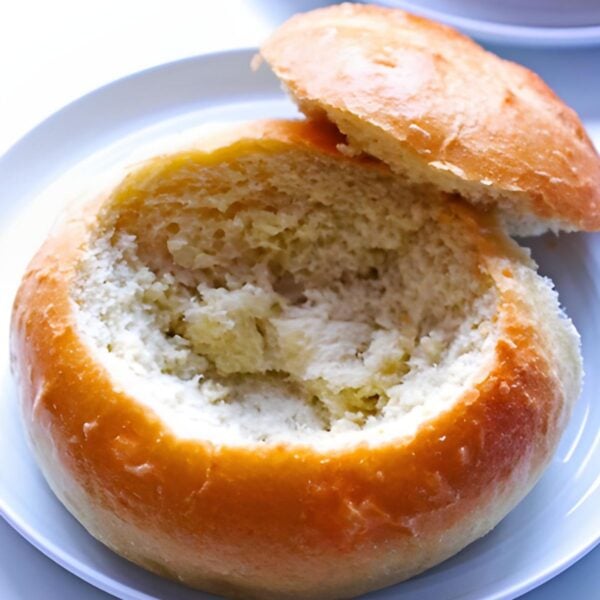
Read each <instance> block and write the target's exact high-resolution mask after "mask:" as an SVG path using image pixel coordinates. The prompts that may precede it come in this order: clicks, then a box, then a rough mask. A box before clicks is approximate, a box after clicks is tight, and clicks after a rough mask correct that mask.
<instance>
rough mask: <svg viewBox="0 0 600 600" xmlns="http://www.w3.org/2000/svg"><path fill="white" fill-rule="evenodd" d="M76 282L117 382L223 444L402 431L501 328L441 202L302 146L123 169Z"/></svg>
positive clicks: (184, 426) (83, 322) (181, 427)
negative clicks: (127, 175) (124, 177)
mask: <svg viewBox="0 0 600 600" xmlns="http://www.w3.org/2000/svg"><path fill="white" fill-rule="evenodd" d="M72 294H73V298H74V300H75V301H76V303H77V305H78V307H79V310H78V321H79V325H80V330H81V333H82V335H84V337H85V339H87V341H88V343H89V344H90V345H91V346H93V347H94V349H95V351H96V352H98V353H101V354H102V362H103V364H105V365H106V366H107V368H109V369H110V371H111V372H112V373H113V374H114V375H115V377H117V379H119V380H120V381H121V382H122V385H123V386H124V387H126V389H128V390H135V395H136V397H138V398H139V399H141V400H142V401H145V402H146V403H147V404H148V405H149V406H150V407H151V408H152V409H154V410H155V411H156V412H157V413H158V414H159V415H160V416H161V417H162V418H163V419H164V420H165V422H166V423H168V424H169V425H170V426H171V427H172V428H173V429H174V430H175V431H176V432H177V433H178V434H179V435H182V436H187V437H192V438H197V437H201V438H203V439H208V440H211V441H214V442H215V443H227V444H237V443H239V444H247V443H252V442H257V443H258V442H284V441H285V442H298V443H311V444H317V445H323V446H331V445H336V444H339V443H345V442H359V441H367V439H370V440H371V442H372V441H373V440H385V439H387V438H398V437H399V436H402V434H410V433H412V432H414V431H415V430H416V428H417V426H418V425H419V424H420V423H421V422H422V421H423V420H425V419H427V418H428V417H429V416H431V415H436V414H438V413H439V412H440V410H443V409H444V408H446V407H447V406H449V405H450V404H451V403H452V402H454V401H455V400H456V399H457V397H459V396H460V393H461V391H463V390H465V389H467V388H468V387H469V386H471V385H472V384H473V382H474V379H476V377H477V375H478V373H479V372H480V371H481V370H482V369H483V367H484V365H485V364H486V363H487V362H488V361H490V360H492V359H493V352H494V345H495V339H496V331H495V323H494V315H495V312H496V302H497V293H496V291H495V288H494V287H493V285H492V282H491V278H490V277H489V276H488V275H487V274H486V273H485V270H483V268H482V265H481V264H480V263H479V261H478V254H477V252H476V251H475V249H474V248H473V247H472V246H471V242H470V241H469V236H468V235H467V234H466V231H465V229H464V226H463V223H462V221H461V217H460V214H459V213H458V212H456V211H455V209H454V207H453V205H452V203H451V202H448V201H447V200H445V199H439V198H438V197H437V196H436V194H435V193H433V192H432V191H431V190H428V189H426V188H423V187H421V188H411V187H409V186H407V185H406V182H403V181H400V180H399V179H398V178H397V177H394V176H392V175H390V174H389V173H388V172H387V171H385V170H382V169H375V168H373V169H371V168H364V169H357V168H356V165H354V164H352V163H350V162H347V161H340V160H339V159H335V160H334V159H330V158H327V157H324V156H323V157H315V156H314V155H310V154H308V153H302V152H298V151H295V152H282V153H280V154H277V155H267V154H262V153H260V152H254V153H250V154H247V155H241V156H239V157H238V158H236V159H235V160H230V161H224V162H223V163H221V164H218V165H210V166H208V165H202V164H198V163H197V162H195V160H194V158H193V157H191V156H190V157H187V158H185V157H184V158H182V159H181V160H180V161H179V162H177V161H173V162H168V161H167V162H165V163H164V164H163V166H161V167H156V166H155V167H153V168H150V169H148V170H147V172H144V173H141V174H138V175H137V176H136V177H134V178H133V180H130V181H126V182H125V184H124V185H123V186H122V187H121V188H120V190H118V191H117V192H116V193H115V194H114V195H113V197H112V199H111V200H110V202H108V203H107V205H106V206H105V207H104V208H103V210H102V211H101V213H100V217H99V222H98V223H97V227H96V229H95V232H94V234H93V236H92V237H91V238H90V240H89V247H88V249H87V250H86V252H85V254H84V258H83V259H82V260H81V262H80V264H79V267H78V276H77V278H76V282H75V285H74V287H73V290H72ZM375 432H377V433H379V434H380V435H379V436H375V437H373V433H375ZM334 434H335V435H334Z"/></svg>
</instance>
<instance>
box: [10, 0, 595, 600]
mask: <svg viewBox="0 0 600 600" xmlns="http://www.w3.org/2000/svg"><path fill="white" fill-rule="evenodd" d="M405 4H408V3H405ZM597 29H598V35H599V36H600V26H599V27H598V28H597ZM599 41H600V40H599ZM257 51H258V49H257V48H254V47H242V48H233V49H227V50H221V51H214V52H207V53H202V54H197V55H193V56H187V57H184V58H181V59H178V60H174V61H168V62H164V63H161V64H158V65H153V66H150V67H148V68H146V69H142V70H140V71H135V72H133V73H130V74H128V75H125V76H123V77H120V78H117V79H114V80H112V81H109V82H107V83H105V84H104V85H101V86H99V87H97V88H95V89H93V90H90V91H88V92H86V93H85V94H83V95H82V96H80V97H78V98H75V99H73V100H72V101H71V102H69V103H67V104H66V105H64V106H62V107H60V108H59V109H58V110H56V111H54V112H52V113H50V114H49V115H48V116H46V117H45V118H44V119H42V120H40V121H39V122H37V123H36V124H35V125H33V126H32V127H31V128H30V129H28V130H27V131H26V132H25V133H24V134H23V135H22V136H21V137H20V138H19V139H17V140H16V141H15V142H14V143H13V144H11V145H10V146H9V148H8V149H6V150H5V151H4V152H2V153H1V154H0V165H1V164H2V163H3V162H4V161H6V160H9V159H10V157H11V155H12V153H13V152H15V151H17V150H19V149H20V148H21V146H26V145H27V144H28V143H31V142H30V140H31V138H32V137H33V138H34V139H35V136H36V135H39V134H40V130H42V132H43V129H44V127H46V126H48V125H51V124H52V123H53V122H54V121H56V120H58V119H60V118H61V117H62V116H64V115H65V114H68V113H69V111H70V110H72V109H73V108H75V107H76V106H78V105H80V104H85V102H87V101H89V100H90V99H91V98H93V97H94V96H96V95H97V94H99V93H101V92H103V93H106V92H107V91H110V89H111V88H118V87H120V86H122V85H126V84H127V83H128V82H131V81H135V80H138V79H144V78H147V77H149V76H150V77H152V76H155V75H157V74H159V73H160V72H161V71H170V70H172V69H173V68H176V67H177V66H180V65H182V64H185V63H190V64H193V63H196V62H198V61H202V62H204V61H208V62H210V61H211V60H214V59H220V58H224V57H229V58H230V60H233V61H240V62H241V61H243V60H246V59H247V58H249V57H250V58H251V57H252V56H253V55H254V54H256V52H257ZM247 62H248V61H247V60H246V64H247ZM82 160H84V159H83V158H80V159H78V160H77V161H76V163H75V164H77V162H81V161H82ZM10 222H11V219H10V218H9V219H8V220H7V223H6V224H5V225H9V224H10ZM3 231H4V227H0V233H2V232H3ZM597 283H598V282H597ZM599 285H600V283H599ZM5 371H9V369H5ZM8 377H10V374H8ZM25 437H27V436H25ZM27 441H28V440H27ZM31 460H32V466H33V467H34V468H37V465H36V464H35V460H34V458H33V456H32V457H31ZM44 483H45V485H47V483H46V482H45V480H44ZM52 493H53V492H52ZM61 508H62V510H64V511H66V512H68V511H67V509H66V508H65V507H64V506H62V505H61ZM69 514H70V513H69ZM0 516H1V517H2V518H3V519H4V520H5V521H6V522H7V523H8V524H9V525H10V526H11V527H12V528H13V529H14V530H15V531H16V532H17V533H18V534H19V535H21V536H22V537H23V538H24V539H25V540H27V541H28V542H29V543H30V544H31V545H32V546H33V547H34V548H36V549H37V550H38V551H40V552H41V553H42V554H44V555H45V556H46V557H48V558H49V559H50V560H52V561H53V562H55V563H56V564H58V565H59V566H60V567H62V568H64V569H65V570H66V571H68V572H70V573H72V574H73V575H75V576H76V577H79V578H80V579H82V580H83V581H85V582H87V583H88V584H90V585H92V586H94V587H96V588H98V589H100V590H102V591H104V592H106V593H108V594H111V595H113V596H117V597H120V598H126V599H128V600H158V596H154V595H149V594H147V593H146V592H143V591H140V590H138V589H135V588H133V587H131V586H129V585H127V584H123V583H120V582H118V581H116V580H115V579H113V578H111V577H110V576H108V575H105V574H103V573H102V572H100V571H98V570H97V569H95V568H93V567H89V566H88V565H86V563H85V562H82V561H81V560H80V559H79V558H77V557H75V556H74V555H73V554H72V553H70V552H69V551H65V550H63V549H62V548H60V546H58V545H57V544H56V543H55V542H53V541H51V540H50V539H48V538H47V536H45V535H44V534H41V533H40V532H38V531H35V530H34V529H33V528H32V527H31V526H30V525H29V524H28V523H27V521H26V519H24V518H23V517H22V516H20V515H18V514H17V512H15V511H14V510H13V508H11V506H10V505H8V504H7V502H6V501H5V499H4V498H3V497H1V496H0ZM71 518H74V517H72V516H71ZM86 535H87V536H90V538H89V539H90V540H94V538H93V537H92V536H91V535H90V534H89V533H87V531H86ZM98 543H101V542H98ZM598 546H600V532H598V533H597V534H596V535H595V536H592V538H591V541H587V542H586V543H585V544H584V545H583V546H582V547H578V548H577V549H576V550H574V551H572V552H571V553H569V554H567V555H563V556H562V557H561V558H560V559H557V560H555V561H554V562H553V563H552V564H550V565H548V566H547V567H546V568H544V569H542V570H540V571H538V572H536V573H535V574H534V575H532V576H530V577H528V578H526V579H523V580H522V581H521V582H520V583H515V584H512V585H511V586H509V587H505V588H503V589H502V590H500V591H497V592H490V591H488V592H487V595H486V596H483V597H482V598H486V599H487V600H507V599H510V598H516V597H518V596H521V595H523V594H526V593H527V592H529V591H531V590H533V589H535V588H537V587H539V586H540V585H542V584H544V583H546V582H548V581H549V580H551V579H552V578H554V577H555V576H557V575H559V574H560V573H562V572H563V571H565V570H566V569H568V568H569V567H570V566H572V565H573V564H575V563H576V562H577V561H578V560H579V559H581V558H583V557H584V556H585V555H586V554H588V553H589V552H591V551H592V550H593V549H594V548H596V547H598ZM115 556H118V555H117V554H116V553H115ZM120 559H121V560H124V561H127V559H125V558H123V557H120ZM127 562H128V563H129V564H130V565H133V566H134V567H136V568H141V567H137V565H135V564H134V563H131V562H130V561H127ZM392 587H393V586H392Z"/></svg>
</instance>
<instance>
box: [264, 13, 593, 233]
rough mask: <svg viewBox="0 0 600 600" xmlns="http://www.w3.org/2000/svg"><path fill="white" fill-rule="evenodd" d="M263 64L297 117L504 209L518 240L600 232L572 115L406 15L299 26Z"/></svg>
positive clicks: (418, 176) (452, 37) (273, 46)
mask: <svg viewBox="0 0 600 600" xmlns="http://www.w3.org/2000/svg"><path fill="white" fill-rule="evenodd" d="M261 54H262V56H263V57H264V58H265V59H266V60H267V61H268V62H269V64H270V65H271V67H272V68H273V70H274V71H275V73H276V74H277V76H278V77H279V78H280V79H281V80H282V81H283V82H284V83H285V85H286V86H287V87H288V88H289V91H290V92H291V94H292V96H293V98H294V99H295V100H296V101H297V102H298V104H299V106H300V109H301V110H302V111H304V112H305V113H306V114H307V115H309V116H311V117H315V118H323V117H325V118H327V119H329V120H331V121H333V122H334V123H335V124H336V125H337V126H338V127H339V129H340V130H341V131H342V132H343V133H345V134H346V135H347V136H348V141H349V144H350V145H351V146H353V147H354V149H355V151H356V150H362V151H365V152H367V153H369V154H372V155H373V156H376V157H377V158H380V159H382V160H384V161H385V162H387V163H388V164H389V165H390V166H391V167H392V168H393V169H394V170H395V171H396V172H398V173H402V174H404V175H406V176H407V177H408V178H410V179H413V180H431V181H432V182H433V183H434V184H435V185H437V186H438V187H440V188H441V189H443V190H445V191H449V192H457V193H459V194H460V195H462V196H464V197H465V198H467V199H468V200H470V201H471V202H474V203H483V204H491V205H498V206H499V207H500V210H501V213H503V218H504V221H505V223H506V225H507V227H508V229H509V231H511V232H512V233H516V234H531V233H540V232H542V231H545V230H547V229H552V230H555V231H556V230H559V229H564V230H578V229H581V230H597V229H599V228H600V160H599V157H598V154H597V152H596V151H595V149H594V147H593V146H592V143H591V142H590V140H589V138H588V137H587V135H586V133H585V131H584V128H583V126H582V124H581V122H580V120H579V118H578V117H577V115H576V114H575V112H574V111H573V110H571V109H570V108H568V107H567V106H565V104H564V103H563V102H562V101H561V100H560V99H559V98H558V97H557V96H556V95H555V94H554V93H553V92H552V91H551V90H550V89H549V88H548V86H547V85H546V84H545V83H544V82H543V81H542V80H541V79H540V78H539V77H538V76H537V75H535V74H534V73H532V72H531V71H529V70H527V69H525V68H524V67H522V66H520V65H517V64H515V63H512V62H508V61H505V60H502V59H500V58H499V57H497V56H495V55H494V54H491V53H489V52H486V51H485V50H483V49H482V48H481V47H480V46H478V45H477V44H475V43H474V42H473V41H472V40H470V39H469V38H467V37H465V36H463V35H461V34H459V33H457V32H456V31H454V30H452V29H450V28H448V27H445V26H442V25H438V24H436V23H433V22H431V21H428V20H427V19H423V18H420V17H416V16H413V15H411V14H408V13H405V12H403V11H400V10H391V9H385V8H379V7H374V6H364V5H355V4H344V5H338V6H333V7H330V8H325V9H321V10H316V11H313V12H310V13H306V14H302V15H298V16H295V17H293V18H292V19H291V20H290V21H288V22H287V23H285V24H284V25H283V26H282V27H281V28H280V29H279V30H277V31H276V32H275V34H274V35H273V36H272V37H271V38H270V39H269V40H268V41H267V42H266V43H265V44H264V46H263V47H262V49H261Z"/></svg>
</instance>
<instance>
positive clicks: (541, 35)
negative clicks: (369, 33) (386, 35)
mask: <svg viewBox="0 0 600 600" xmlns="http://www.w3.org/2000/svg"><path fill="white" fill-rule="evenodd" d="M380 2H381V3H382V4H387V5H388V6H392V7H396V8H403V9H405V10H407V11H409V12H413V13H415V14H418V15H422V16H424V17H428V18H430V19H433V20H434V21H441V22H442V23H447V24H448V25H451V26H452V27H456V28H457V29H460V30H461V31H463V32H464V33H467V34H468V35H471V36H473V37H475V38H477V39H478V40H481V41H484V42H492V43H502V44H516V45H522V46H547V47H554V48H555V47H557V46H563V47H564V46H589V45H598V44H600V6H598V2H597V0H510V1H508V0H503V1H502V2H481V0H419V1H418V2H416V1H413V0H380Z"/></svg>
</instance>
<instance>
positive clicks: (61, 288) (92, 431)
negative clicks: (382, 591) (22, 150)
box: [11, 123, 580, 599]
mask: <svg viewBox="0 0 600 600" xmlns="http://www.w3.org/2000/svg"><path fill="white" fill-rule="evenodd" d="M238 138H239V139H238ZM225 139H227V142H224V147H219V144H218V142H217V141H216V140H213V141H212V142H209V143H207V146H208V147H210V148H211V149H212V150H213V152H212V153H208V154H207V153H205V152H202V151H201V150H199V149H197V148H196V149H192V150H187V151H186V152H185V156H187V157H189V156H190V152H193V156H194V158H195V160H197V161H198V162H200V163H203V164H207V163H214V162H218V161H220V160H226V159H227V157H229V156H232V155H234V154H236V153H240V152H246V151H256V150H257V149H259V148H260V149H261V151H264V152H277V151H279V150H281V149H282V148H286V147H288V148H289V147H290V146H295V147H297V146H298V144H301V145H302V146H304V147H305V148H310V149H311V150H312V151H314V152H315V153H320V152H326V153H329V154H332V153H335V145H336V143H337V141H338V140H337V138H336V137H335V135H330V134H328V133H327V132H324V131H322V130H321V129H319V128H316V127H315V126H314V125H311V124H300V123H294V124H286V123H262V124H258V125H253V126H252V127H250V128H248V129H242V130H238V131H237V134H236V135H233V136H232V135H228V136H226V137H225ZM235 139H238V141H237V142H234V143H232V140H235ZM203 147H206V146H203ZM339 159H340V160H352V159H349V158H346V157H344V156H342V155H339ZM157 160H159V161H165V160H168V159H167V158H165V157H163V158H160V159H157ZM152 164H153V163H152V162H151V163H149V165H148V168H150V167H151V166H152ZM361 165H362V166H361ZM363 167H364V164H363V163H361V162H360V161H357V168H363ZM364 168H368V167H364ZM105 197H106V195H101V196H100V197H99V198H97V199H96V200H94V201H92V202H91V203H90V204H88V205H87V207H86V208H85V209H83V210H80V212H72V213H70V214H69V215H68V216H67V217H66V218H65V219H63V221H62V222H61V223H60V224H59V226H58V228H57V229H56V230H55V231H54V233H53V234H52V236H51V237H50V238H49V239H48V240H47V241H46V243H45V244H44V246H43V247H42V249H41V250H40V251H39V253H38V254H37V256H36V257H35V259H34V260H33V262H32V263H31V265H30V266H29V268H28V270H27V272H26V274H25V276H24V279H23V283H22V285H21V288H20V290H19V292H18V296H17V298H16V301H15V306H14V314H13V323H12V340H11V348H12V359H13V369H14V372H15V374H16V375H17V378H18V380H19V383H20V389H21V394H22V402H23V412H24V419H25V424H26V427H27V430H28V432H29V435H30V438H31V441H32V445H33V447H34V449H35V452H36V455H37V459H38V462H39V464H40V466H41V468H42V470H43V472H44V475H45V476H46V478H47V480H48V482H49V483H50V485H51V486H52V488H53V489H54V491H55V492H56V494H57V495H58V497H59V498H60V499H61V500H62V502H63V503H64V504H65V505H66V506H67V507H68V508H69V510H70V511H71V512H72V513H73V514H74V515H75V516H76V517H77V518H78V519H79V520H80V521H81V522H82V523H83V524H84V525H85V527H86V528H87V529H88V530H89V531H90V532H91V533H92V535H94V536H95V537H97V538H98V539H100V540H102V541H103V542H104V543H105V544H107V545H108V546H109V547H111V548H112V549H114V550H115V551H116V552H118V553H119V554H121V555H123V556H125V557H127V558H129V559H130V560H132V561H134V562H136V563H138V564H140V565H142V566H144V567H146V568H148V569H150V570H152V571H155V572H157V573H160V574H163V575H167V576H169V577H173V578H175V579H178V580H180V581H183V582H185V583H187V584H189V585H192V586H197V587H200V588H202V589H204V590H208V591H211V592H216V593H220V594H224V595H227V596H230V597H246V598H263V599H264V598H302V599H309V598H347V597H351V596H355V595H357V594H360V593H362V592H365V591H368V590H372V589H376V588H378V587H382V586H385V585H388V584H391V583H394V582H397V581H400V580H402V579H405V578H407V577H410V576H412V575H414V574H416V573H418V572H420V571H422V570H424V569H426V568H427V567H429V566H431V565H433V564H435V563H437V562H439V561H441V560H443V559H444V558H446V557H448V556H450V555H452V554H454V553H455V552H457V551H458V550H460V549H461V548H462V547H464V546H465V545H466V544H468V543H469V542H471V541H472V540H474V539H476V538H477V537H479V536H481V535H483V534H484V533H486V532H487V531H488V530H489V529H491V528H492V527H493V526H494V525H495V524H496V523H497V522H498V521H499V520H500V519H501V518H502V517H503V516H504V515H505V514H506V513H507V512H508V511H509V510H510V509H511V508H512V507H513V506H514V505H515V504H516V503H517V502H518V501H519V500H520V499H521V498H522V497H523V496H524V495H525V494H526V493H527V492H528V491H529V489H530V488H531V486H532V485H533V484H534V482H535V481H536V480H537V478H538V476H539V475H540V473H541V471H542V470H543V468H544V466H545V465H546V463H547V462H548V460H549V458H550V456H551V454H552V452H553V450H554V448H555V446H556V443H557V441H558V439H559V436H560V434H561V432H562V429H563V428H564V425H565V423H566V420H567V418H568V414H569V412H570V407H571V404H572V402H573V401H574V399H575V398H576V396H577V393H578V386H579V380H580V366H579V362H578V360H579V359H578V350H577V343H576V335H575V334H574V333H573V332H572V330H571V329H570V327H571V326H570V325H569V324H568V323H567V322H566V321H564V320H563V319H561V318H559V316H558V314H557V313H556V312H554V313H552V314H551V316H550V317H546V318H545V319H544V320H545V321H547V323H544V322H542V319H541V318H538V317H536V313H535V310H534V307H533V304H534V303H538V304H543V303H544V302H548V297H549V295H548V290H547V289H546V288H544V290H545V291H542V292H540V290H539V289H537V288H536V289H537V291H536V289H534V287H535V285H534V284H531V282H528V281H527V275H523V273H530V274H531V276H532V277H535V278H536V279H537V280H538V281H541V280H539V278H537V277H536V276H534V275H533V272H532V271H531V270H530V269H529V267H528V266H526V262H527V261H526V259H525V258H523V256H522V254H521V252H520V250H519V249H518V248H517V247H516V246H515V245H514V244H513V243H512V242H510V241H509V240H508V239H507V238H506V237H505V236H504V235H503V234H501V233H499V232H498V231H497V230H495V229H494V227H493V225H492V224H489V223H488V224H486V223H484V222H483V221H482V219H481V218H480V217H479V216H477V215H476V214H474V211H471V210H470V209H468V208H461V207H459V206H457V208H456V210H457V211H462V212H463V217H464V222H465V235H471V236H472V237H473V240H475V241H476V243H477V244H478V246H479V248H480V252H481V256H482V265H484V266H485V268H486V269H488V270H489V272H490V274H491V275H492V277H493V278H494V280H495V282H496V285H497V286H498V289H499V291H500V295H501V309H500V311H499V315H498V319H499V323H500V325H501V330H502V335H501V337H500V339H499V341H498V343H497V348H496V357H495V361H494V362H493V363H492V364H490V365H489V368H488V369H487V370H486V371H485V372H484V373H481V378H480V382H479V384H478V385H477V386H475V387H474V388H473V389H471V390H469V392H468V393H466V394H465V395H464V396H463V397H462V398H460V399H459V400H458V401H457V402H456V404H455V405H454V406H453V408H452V409H451V410H450V411H448V412H446V413H444V414H440V415H439V416H437V417H436V418H434V419H432V420H431V421H429V422H427V423H425V424H424V425H423V426H422V427H421V428H420V429H419V430H418V433H417V434H416V435H415V437H414V438H410V439H399V440H397V441H395V442H394V443H392V444H387V445H377V444H376V441H374V443H373V445H372V446H371V447H366V446H359V447H351V448H347V449H340V450H338V451H336V452H328V453H320V452H317V451H315V450H314V449H311V448H310V447H307V446H303V447H300V446H285V445H278V446H270V445H262V446H254V447H247V448H231V447H214V446H212V445H211V444H209V443H205V442H202V441H189V440H182V439H178V438H177V437H175V436H174V435H173V434H172V433H171V432H170V431H169V430H168V429H167V428H166V427H165V426H164V424H163V423H162V422H161V421H160V420H159V419H158V418H157V417H156V415H155V414H153V413H152V411H151V410H149V409H148V408H145V407H144V406H143V404H142V403H140V402H139V401H137V400H136V399H135V398H133V397H131V396H129V395H128V393H127V390H124V389H119V388H118V387H117V386H115V384H114V382H113V380H112V379H111V374H110V373H109V372H107V371H106V369H105V368H104V367H103V365H102V364H99V363H98V362H97V361H96V360H95V358H94V354H93V351H92V350H91V349H90V348H89V347H88V346H86V344H85V343H84V342H83V340H82V338H81V337H80V334H79V332H78V330H77V326H76V321H75V314H74V310H75V307H74V304H73V302H72V300H71V299H70V285H71V281H72V279H73V276H74V265H75V264H76V263H77V261H78V258H79V256H80V255H81V252H82V251H83V249H85V246H86V240H87V236H88V230H89V227H93V223H94V216H95V214H96V211H97V209H98V207H99V206H100V204H101V203H102V201H103V199H104V198H105ZM532 285H533V286H534V287H532ZM540 294H541V296H540ZM544 294H546V295H545V296H544ZM540 298H541V299H542V300H541V301H540ZM552 302H554V304H553V303H552ZM552 302H550V303H549V304H550V307H551V309H552V310H554V311H555V309H556V305H555V301H554V300H553V301H552ZM538 310H540V308H539V307H538ZM538 314H541V313H538ZM561 369H563V370H562V371H561ZM565 373H566V375H565Z"/></svg>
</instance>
